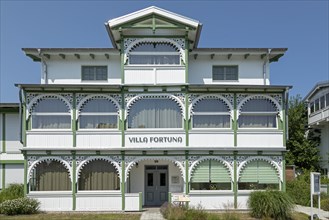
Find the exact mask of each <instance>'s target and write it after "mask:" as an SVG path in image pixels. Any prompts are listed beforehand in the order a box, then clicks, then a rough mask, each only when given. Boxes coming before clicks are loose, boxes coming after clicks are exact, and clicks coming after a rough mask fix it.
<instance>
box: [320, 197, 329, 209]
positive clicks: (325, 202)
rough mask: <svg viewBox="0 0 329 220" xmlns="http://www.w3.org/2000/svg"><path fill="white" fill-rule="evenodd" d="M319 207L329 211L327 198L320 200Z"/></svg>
mask: <svg viewBox="0 0 329 220" xmlns="http://www.w3.org/2000/svg"><path fill="white" fill-rule="evenodd" d="M321 209H323V210H324V211H329V198H325V199H323V200H321Z"/></svg>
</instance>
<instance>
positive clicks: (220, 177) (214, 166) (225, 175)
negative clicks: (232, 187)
mask: <svg viewBox="0 0 329 220" xmlns="http://www.w3.org/2000/svg"><path fill="white" fill-rule="evenodd" d="M210 165H211V166H210V180H211V182H213V183H229V182H231V179H230V174H229V172H228V169H227V168H226V167H225V166H224V164H222V163H221V162H219V161H216V160H211V164H210Z"/></svg>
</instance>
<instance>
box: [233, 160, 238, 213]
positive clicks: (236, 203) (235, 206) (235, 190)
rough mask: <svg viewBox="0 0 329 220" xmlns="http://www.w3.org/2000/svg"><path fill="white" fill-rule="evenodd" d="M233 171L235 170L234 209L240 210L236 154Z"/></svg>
mask: <svg viewBox="0 0 329 220" xmlns="http://www.w3.org/2000/svg"><path fill="white" fill-rule="evenodd" d="M233 166H234V167H233V169H234V174H233V175H234V176H233V180H234V181H233V192H234V208H235V209H237V208H238V183H237V181H238V176H237V169H238V167H237V163H236V154H234V164H233Z"/></svg>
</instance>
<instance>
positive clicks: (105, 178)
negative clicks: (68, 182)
mask: <svg viewBox="0 0 329 220" xmlns="http://www.w3.org/2000/svg"><path fill="white" fill-rule="evenodd" d="M78 188H79V190H119V189H120V179H119V175H118V174H117V172H116V170H115V168H114V166H113V165H112V164H110V163H109V162H107V161H104V160H95V161H91V162H90V163H88V164H87V165H86V166H84V167H83V169H82V170H81V173H80V178H79V186H78Z"/></svg>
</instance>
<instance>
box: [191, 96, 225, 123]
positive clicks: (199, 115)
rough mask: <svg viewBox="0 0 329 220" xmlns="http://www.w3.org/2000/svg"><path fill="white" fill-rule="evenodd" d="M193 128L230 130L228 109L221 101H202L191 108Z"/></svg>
mask: <svg viewBox="0 0 329 220" xmlns="http://www.w3.org/2000/svg"><path fill="white" fill-rule="evenodd" d="M192 111H193V112H192V115H193V118H192V121H193V123H192V124H193V128H230V127H231V117H230V109H229V108H228V106H227V105H225V103H224V102H223V101H222V100H218V99H214V98H212V99H202V100H200V101H199V102H197V103H196V104H195V105H194V106H193V110H192Z"/></svg>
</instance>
